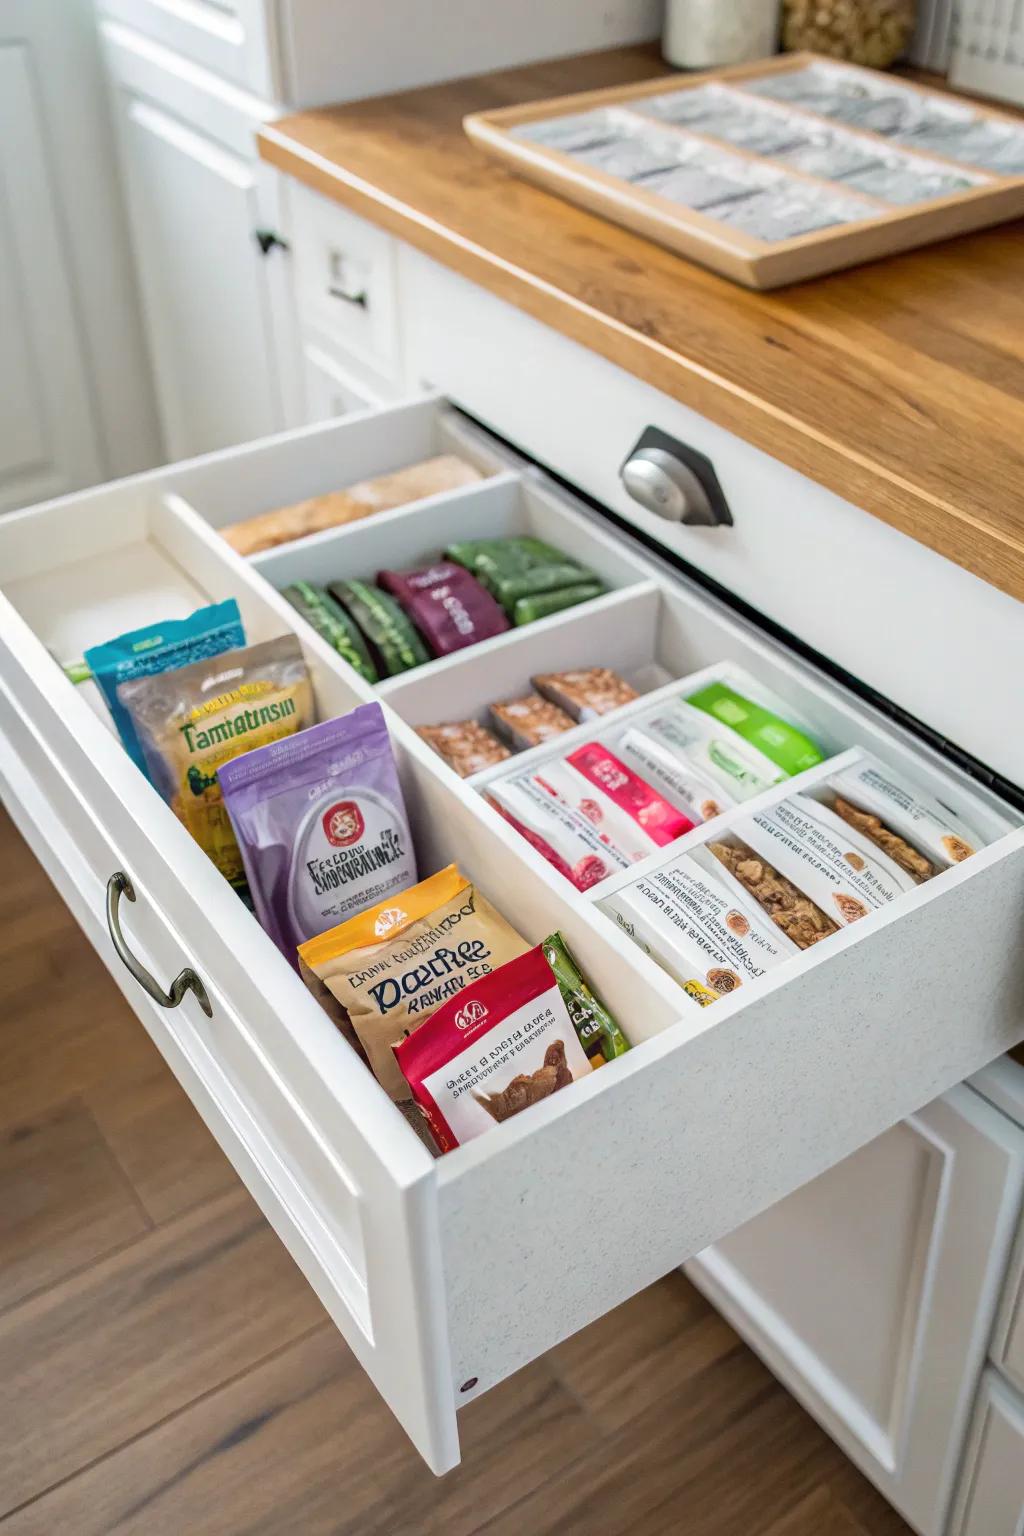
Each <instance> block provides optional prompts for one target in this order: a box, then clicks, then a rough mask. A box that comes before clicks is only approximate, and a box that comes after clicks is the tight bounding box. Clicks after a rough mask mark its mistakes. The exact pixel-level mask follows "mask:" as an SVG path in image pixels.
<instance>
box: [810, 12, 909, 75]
mask: <svg viewBox="0 0 1024 1536" xmlns="http://www.w3.org/2000/svg"><path fill="white" fill-rule="evenodd" d="M916 13H917V4H916V0H782V46H783V48H788V49H790V50H793V51H798V50H801V49H807V50H809V51H810V52H812V53H828V54H831V55H832V56H833V58H837V59H849V60H850V62H851V63H853V64H868V65H870V66H871V68H872V69H888V67H889V65H890V64H895V62H896V60H897V59H899V58H902V56H903V55H904V54H905V53H906V51H907V49H908V47H909V46H910V39H911V37H912V36H913V33H914V23H915V20H916Z"/></svg>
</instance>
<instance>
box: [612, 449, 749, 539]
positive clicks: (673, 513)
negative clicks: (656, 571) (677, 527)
mask: <svg viewBox="0 0 1024 1536" xmlns="http://www.w3.org/2000/svg"><path fill="white" fill-rule="evenodd" d="M619 477H620V479H621V480H622V483H623V485H624V486H625V488H626V490H627V491H628V492H629V494H630V496H631V497H632V498H633V500H634V501H636V502H638V503H639V504H640V506H642V507H645V508H646V509H647V511H648V512H654V513H656V515H657V516H658V517H663V518H665V520H666V522H670V523H685V524H686V525H687V526H688V527H702V528H715V527H729V526H731V524H732V513H731V512H730V511H729V504H728V502H727V501H726V499H725V495H724V493H723V491H722V487H721V485H720V484H719V482H718V476H717V475H716V474H715V468H714V465H713V464H712V462H711V460H710V459H708V458H706V457H705V456H704V454H702V453H698V452H697V450H696V449H695V448H691V447H689V445H688V444H686V443H681V442H679V441H678V440H677V439H676V438H674V437H669V436H668V434H667V433H665V432H659V431H658V429H657V427H648V428H647V429H646V431H644V432H643V433H642V435H641V436H640V438H639V440H638V441H637V443H636V444H635V445H634V447H633V449H632V451H631V452H630V455H629V457H628V458H627V459H626V462H625V463H624V464H623V466H622V468H621V469H620V471H619Z"/></svg>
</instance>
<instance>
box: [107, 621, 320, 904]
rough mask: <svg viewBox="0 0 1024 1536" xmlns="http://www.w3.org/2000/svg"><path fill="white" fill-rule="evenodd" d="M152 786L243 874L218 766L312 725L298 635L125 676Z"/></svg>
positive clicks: (226, 868)
mask: <svg viewBox="0 0 1024 1536" xmlns="http://www.w3.org/2000/svg"><path fill="white" fill-rule="evenodd" d="M117 696H118V698H119V699H120V701H121V703H122V704H123V705H124V706H125V708H126V709H127V710H128V712H129V714H130V715H131V718H132V723H133V725H134V726H135V731H136V734H137V735H138V738H139V741H140V742H141V744H142V750H143V752H144V753H145V756H146V766H147V767H148V768H149V772H150V777H151V778H152V780H153V783H154V784H155V785H156V787H157V788H158V789H159V790H160V793H161V794H162V795H163V797H164V799H165V800H166V801H167V803H168V805H169V806H170V807H171V809H172V810H173V811H174V813H175V815H176V816H177V817H178V819H179V821H181V822H183V823H184V825H185V826H186V827H187V828H188V830H189V832H190V833H191V834H192V836H193V837H194V838H195V840H196V842H197V843H198V844H199V846H200V848H202V849H203V851H204V852H205V853H208V854H209V856H210V858H211V859H212V860H213V862H214V863H215V864H216V866H217V868H218V869H219V870H220V872H221V874H222V875H223V876H224V878H225V879H226V880H230V881H231V882H232V884H235V885H238V884H241V883H242V881H244V879H245V871H244V869H243V866H242V855H241V853H240V852H239V849H238V844H237V842H236V841H235V834H234V831H233V830H232V827H231V821H230V818H229V816H228V813H227V808H226V807H225V805H224V798H223V795H222V794H221V788H220V784H219V783H218V782H217V769H218V768H219V767H220V766H221V765H222V764H223V763H226V762H228V761H229V760H230V759H231V758H233V757H241V755H242V753H243V752H251V751H252V750H253V748H254V747H265V746H267V745H268V744H269V743H270V742H272V741H280V740H281V738H282V737H283V736H293V735H295V733H296V732H297V731H304V730H305V729H306V727H307V726H310V725H312V724H313V690H312V687H311V685H310V681H309V672H308V670H307V668H306V663H305V660H304V659H303V655H302V647H301V645H300V644H299V642H298V640H297V639H296V638H295V636H294V635H281V636H280V637H279V638H278V639H276V640H265V641H264V642H263V643H262V644H261V645H249V646H245V647H244V648H241V649H239V650H236V651H225V652H224V653H223V655H221V656H212V657H210V658H208V659H207V660H204V661H197V662H194V663H193V664H192V665H191V666H189V667H179V668H178V669H177V671H174V672H159V673H157V674H156V675H155V676H153V677H137V678H132V679H131V680H130V681H129V682H125V683H120V684H119V685H118V689H117Z"/></svg>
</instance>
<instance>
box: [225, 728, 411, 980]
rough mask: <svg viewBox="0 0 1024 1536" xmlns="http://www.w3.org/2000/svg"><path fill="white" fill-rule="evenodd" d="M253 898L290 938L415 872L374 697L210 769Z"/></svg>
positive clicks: (280, 943) (287, 948) (406, 882)
mask: <svg viewBox="0 0 1024 1536" xmlns="http://www.w3.org/2000/svg"><path fill="white" fill-rule="evenodd" d="M218 778H219V780H220V786H221V789H222V791H223V794H224V803H225V804H226V806H227V809H228V814H229V815H230V817H231V823H232V826H233V827H234V829H235V835H236V837H237V839H238V845H239V848H240V849H241V852H242V859H243V861H244V864H245V872H246V875H247V877H248V881H249V889H250V891H251V892H252V897H253V902H254V904H255V907H256V916H257V917H258V918H259V920H260V923H261V924H262V926H263V927H264V928H265V929H266V931H267V933H269V934H270V937H271V938H272V939H273V940H274V943H275V944H276V945H277V947H278V949H279V950H280V951H281V953H282V954H283V955H284V956H285V957H286V958H287V959H288V960H289V962H290V963H291V964H292V965H297V963H298V962H297V954H296V952H297V950H298V946H299V945H300V944H302V943H303V942H304V941H305V940H306V939H311V938H313V937H314V936H315V935H316V934H318V933H323V932H324V930H325V929H327V928H333V927H335V926H336V925H337V924H338V923H341V922H344V921H345V920H346V919H347V918H349V917H352V916H354V915H355V914H356V913H358V912H362V911H363V910H364V909H365V908H366V907H370V906H373V905H374V904H375V903H377V902H380V901H384V900H386V899H388V898H389V897H391V896H393V895H396V894H397V893H398V892H399V891H404V890H406V889H408V887H409V886H411V885H414V884H415V882H416V857H415V854H414V852H413V845H412V837H411V834H410V832H409V820H408V817H407V816H406V812H405V803H404V801H403V799H402V790H401V786H400V785H399V782H398V771H397V769H396V767H395V760H394V757H393V755H392V752H391V740H390V737H389V736H388V728H387V725H386V724H385V721H384V711H383V710H382V709H381V707H380V705H379V704H361V705H360V706H359V708H358V709H353V710H350V711H349V713H348V714H347V715H339V716H338V718H337V719H335V720H324V721H322V722H321V723H320V724H319V725H314V726H311V727H310V728H309V730H306V731H301V732H300V733H299V734H298V735H297V736H289V737H287V738H286V739H285V740H284V741H277V742H274V743H272V744H271V745H270V746H267V747H260V748H259V749H258V750H257V751H255V752H247V753H246V754H245V756H244V757H237V758H235V759H234V761H233V762H230V763H225V765H224V767H223V768H221V769H220V771H219V773H218Z"/></svg>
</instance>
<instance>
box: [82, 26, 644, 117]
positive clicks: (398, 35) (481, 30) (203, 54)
mask: <svg viewBox="0 0 1024 1536" xmlns="http://www.w3.org/2000/svg"><path fill="white" fill-rule="evenodd" d="M98 4H99V8H100V10H101V11H102V12H103V13H104V14H105V15H107V16H110V17H112V18H113V19H115V20H117V21H121V22H123V23H125V24H126V25H127V26H130V27H132V28H134V29H135V30H136V31H138V32H140V33H142V34H143V35H144V36H146V37H149V38H152V39H153V40H154V41H155V42H158V43H162V44H163V45H164V46H165V47H168V48H172V49H174V51H175V52H177V53H180V54H181V56H182V58H184V59H188V60H189V61H190V62H192V63H195V64H198V65H200V66H202V67H203V68H204V69H208V70H210V71H211V72H212V73H214V74H217V75H221V76H222V77H223V78H224V79H225V80H230V81H231V82H232V83H233V84H235V85H240V86H243V87H244V88H245V89H247V90H249V91H253V92H255V93H256V94H257V95H260V96H264V97H267V98H269V99H272V100H277V101H280V102H282V103H283V104H285V105H288V106H291V107H310V106H322V105H325V104H327V103H329V102H334V101H352V100H355V99H358V98H361V97H364V96H377V95H380V94H382V93H383V92H385V91H401V90H406V89H408V88H409V87H411V86H416V85H424V84H427V83H429V82H431V81H435V80H450V79H455V78H457V77H460V76H463V75H471V74H475V73H477V72H479V71H480V70H485V69H509V68H511V67H512V66H513V65H515V64H525V63H528V62H530V61H532V60H535V59H544V58H560V57H562V56H563V55H565V54H569V53H585V52H586V51H587V50H588V49H591V48H615V47H619V46H621V45H622V44H625V43H639V42H645V41H647V40H648V39H650V38H654V37H657V36H658V33H659V31H660V29H661V9H662V7H661V0H603V3H602V4H601V5H600V6H595V5H593V4H592V0H519V4H518V5H515V6H492V7H490V8H489V9H488V10H487V11H486V12H482V11H481V10H480V8H479V6H478V5H477V4H476V0H430V3H429V4H427V3H424V0H387V4H385V5H381V6H377V7H371V6H367V5H366V4H365V0H98Z"/></svg>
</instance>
